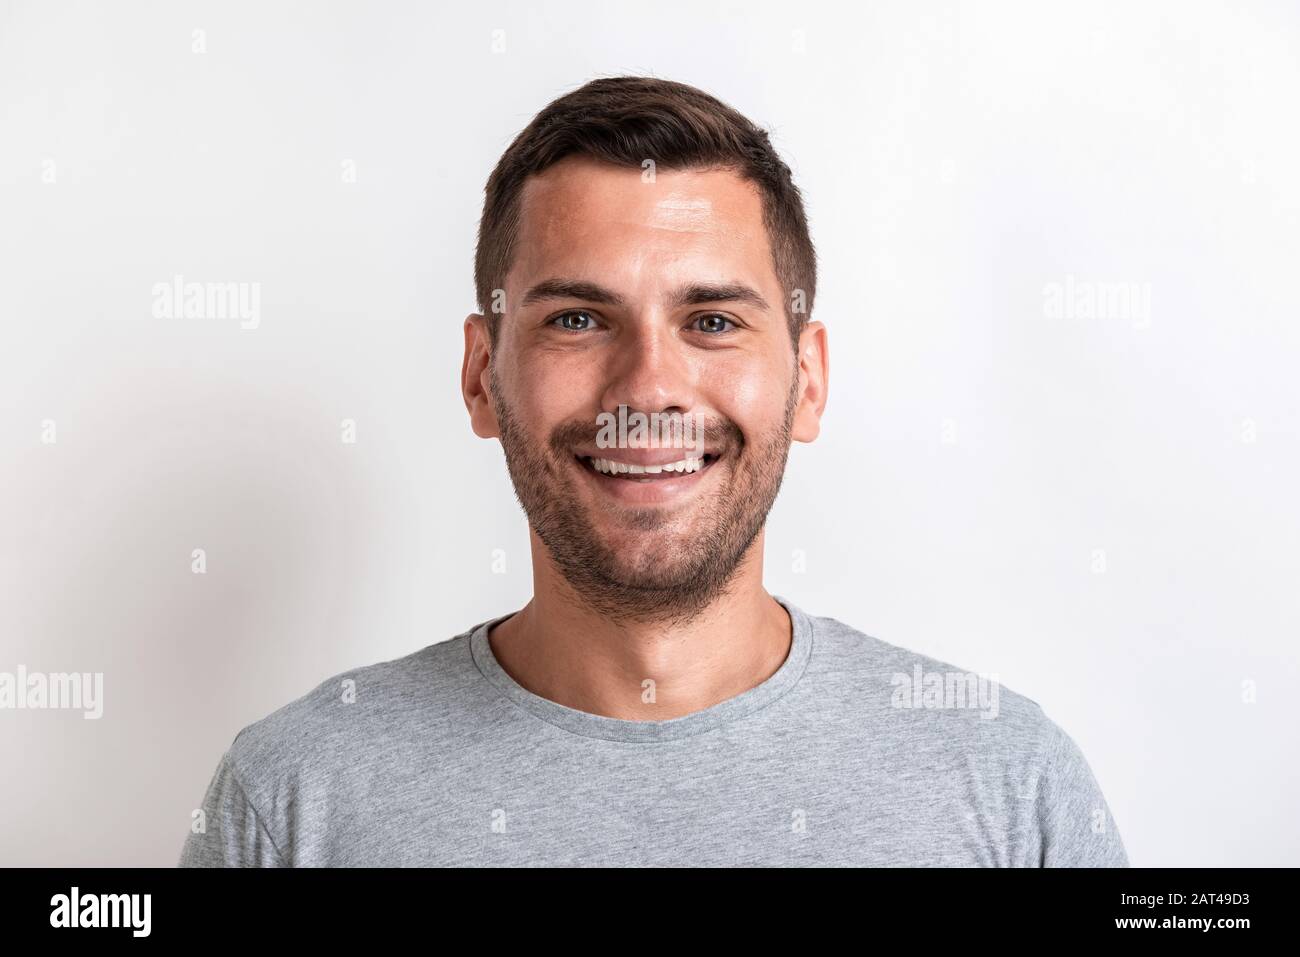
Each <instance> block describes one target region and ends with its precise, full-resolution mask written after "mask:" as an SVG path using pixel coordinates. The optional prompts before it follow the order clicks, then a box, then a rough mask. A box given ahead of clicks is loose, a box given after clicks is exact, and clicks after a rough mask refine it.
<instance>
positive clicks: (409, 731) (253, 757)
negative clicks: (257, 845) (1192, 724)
mask: <svg viewBox="0 0 1300 957" xmlns="http://www.w3.org/2000/svg"><path fill="white" fill-rule="evenodd" d="M476 627H478V626H477V625H476V626H474V627H472V628H470V629H468V630H466V631H464V632H462V633H460V634H458V635H455V636H454V637H452V638H449V639H446V640H443V641H438V642H434V643H433V644H430V645H426V646H425V647H423V648H420V649H419V650H417V651H414V652H412V653H410V654H408V655H403V656H401V657H398V658H393V659H391V660H387V661H379V662H375V663H372V664H368V665H363V666H360V667H357V668H353V669H350V670H348V671H342V672H339V673H338V674H335V675H332V676H330V677H329V678H326V679H325V680H324V681H321V682H320V683H319V684H317V685H316V686H315V687H314V688H312V689H311V690H310V691H308V692H307V693H306V694H304V695H302V696H300V697H298V698H295V699H293V700H292V701H290V702H288V703H287V704H284V705H283V706H281V707H279V708H277V709H276V710H275V711H272V712H271V713H270V714H268V715H266V716H265V717H263V718H260V719H258V720H256V721H254V722H252V723H251V724H248V725H246V726H245V727H244V728H243V729H242V730H240V731H239V733H238V734H236V735H235V738H234V740H233V741H232V742H231V744H230V747H229V750H228V753H227V759H228V760H229V762H230V765H231V767H232V769H233V771H234V773H235V775H236V777H237V778H238V779H239V781H240V783H241V785H242V786H243V787H244V788H245V789H246V790H248V791H249V792H250V794H251V795H252V796H254V797H255V798H256V797H257V796H258V793H259V792H261V791H263V790H264V789H265V788H266V787H274V786H275V782H277V781H283V780H284V779H285V778H287V777H297V776H300V775H302V774H312V773H322V774H328V773H331V771H332V769H334V768H337V767H345V766H346V767H352V768H356V767H357V766H358V764H364V763H365V762H366V761H367V760H369V759H371V756H374V755H376V754H382V753H388V754H391V753H392V752H393V750H398V751H400V750H401V749H402V748H403V747H405V746H406V745H407V744H408V743H410V742H412V741H415V740H417V739H420V738H422V737H423V738H424V739H425V740H427V741H433V740H434V739H436V738H437V737H438V736H439V735H440V734H445V733H447V732H448V731H450V730H451V729H452V727H453V726H454V725H455V724H456V723H457V721H456V718H457V715H458V714H463V713H464V712H465V710H466V708H467V706H469V705H471V704H473V702H474V700H475V699H474V696H475V695H476V694H481V689H479V688H477V687H476V686H475V683H474V682H473V680H472V677H473V673H474V671H475V665H474V664H473V661H472V659H471V657H470V652H469V648H468V643H469V640H470V635H471V634H472V632H473V630H474V628H476Z"/></svg>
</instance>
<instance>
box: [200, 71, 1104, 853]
mask: <svg viewBox="0 0 1300 957" xmlns="http://www.w3.org/2000/svg"><path fill="white" fill-rule="evenodd" d="M815 272H816V263H815V254H814V250H813V245H812V242H811V241H810V239H809V235H808V228H807V224H806V221H805V216H804V211H803V205H802V200H801V198H800V194H799V191H798V189H797V188H796V187H795V186H794V184H793V182H792V181H791V177H790V171H789V169H788V168H787V167H786V166H785V164H784V163H782V161H781V160H780V158H779V157H778V156H777V155H776V154H775V152H774V151H773V149H772V147H771V145H770V143H769V140H768V137H767V135H766V134H765V133H764V132H763V131H761V130H760V129H758V128H756V127H755V126H754V125H752V124H751V123H750V122H749V121H748V120H746V119H745V118H744V117H743V116H741V115H740V114H738V113H736V112H735V111H734V110H732V109H730V108H729V107H727V106H725V105H724V104H722V103H720V102H718V101H717V100H715V99H714V98H712V97H710V96H708V95H706V94H704V93H702V92H701V91H699V90H696V89H694V88H692V87H689V86H684V85H682V84H679V83H672V82H667V81H661V80H655V79H646V78H632V77H623V78H611V79H601V80H596V81H594V82H592V83H589V84H587V85H586V86H584V87H582V88H581V89H579V90H577V91H575V92H573V93H570V94H569V95H567V96H564V97H561V98H560V99H558V100H556V101H555V102H554V103H552V104H550V105H549V106H548V107H547V108H546V109H545V110H543V111H542V113H540V114H539V115H538V116H537V117H536V118H535V119H534V120H533V121H532V123H531V124H529V126H528V127H527V128H526V129H525V130H524V131H523V132H522V133H521V134H520V135H519V137H518V138H516V140H515V141H514V142H513V143H512V144H511V146H510V147H509V149H508V150H507V151H506V153H505V155H504V156H503V157H502V158H501V161H500V163H499V164H498V166H497V167H496V169H495V171H494V172H493V173H492V175H491V178H490V179H489V180H488V184H487V190H486V200H485V204H484V210H483V218H482V222H481V226H480V232H479V244H478V253H477V258H476V266H475V273H476V277H475V278H476V285H477V297H478V302H479V309H480V310H481V311H480V312H479V313H475V314H473V315H471V316H469V318H468V319H467V320H466V322H465V327H464V331H465V358H464V364H463V369H462V382H461V385H462V390H463V394H464V399H465V403H466V405H467V407H468V409H469V414H470V420H471V423H472V426H473V428H474V431H475V432H476V433H477V434H478V435H480V436H482V437H484V438H499V439H500V442H501V445H502V447H503V449H504V452H505V458H506V464H507V467H508V469H509V472H510V477H511V479H512V480H513V482H514V486H515V489H516V492H517V494H518V497H519V501H520V503H521V504H522V506H523V508H524V511H525V512H526V514H527V516H528V521H529V526H530V531H531V547H532V558H533V578H534V595H533V598H532V600H531V601H529V602H528V604H527V605H526V606H524V607H523V608H522V609H520V610H519V611H517V612H515V613H513V614H508V615H503V616H500V617H497V618H494V619H492V620H489V621H485V622H481V623H479V624H477V625H475V626H474V627H472V628H471V629H469V630H468V631H466V632H465V633H464V634H461V635H459V636H457V637H455V638H454V639H452V640H450V641H446V642H440V643H437V644H434V645H431V646H429V647H427V648H424V649H422V650H420V651H417V652H415V653H414V654H411V655H408V656H407V657H404V658H400V659H398V660H395V661H389V662H384V663H381V664H375V665H371V666H369V667H366V668H362V669H361V670H359V671H356V672H351V673H349V674H347V675H340V676H337V677H336V678H333V679H330V680H329V681H326V682H324V683H323V684H322V685H320V686H319V687H318V688H317V689H316V690H315V691H313V692H311V693H310V694H308V695H306V696H305V697H303V698H300V699H298V700H297V701H294V702H292V703H290V704H288V705H286V706H285V707H283V708H281V709H280V710H279V711H277V712H275V713H274V714H272V715H270V716H269V717H266V718H264V719H262V720H260V721H258V722H256V723H254V724H252V725H251V726H249V727H247V728H245V729H244V730H243V731H241V732H240V733H239V735H238V736H236V738H235V740H234V743H233V744H232V745H231V747H230V749H229V751H228V752H227V753H226V755H225V756H224V757H223V758H222V760H221V763H220V765H219V766H218V768H217V772H216V774H215V776H214V778H213V781H212V784H211V785H210V787H209V790H208V793H207V795H206V798H205V800H204V809H205V820H206V829H205V830H204V832H203V833H195V834H192V835H191V836H190V838H189V840H188V842H187V844H186V846H185V848H184V851H183V854H182V858H181V863H182V864H185V865H223V864H224V865H235V864H240V865H266V866H274V865H411V864H415V865H541V864H554V865H781V864H793V865H986V866H1043V865H1049V866H1050V865H1069V866H1077V865H1102V866H1126V865H1127V863H1128V862H1127V858H1126V855H1125V851H1124V848H1123V845H1122V843H1121V840H1120V837H1119V834H1118V831H1117V829H1116V826H1115V823H1114V821H1113V820H1112V819H1111V816H1110V812H1109V809H1108V808H1107V806H1106V802H1105V800H1104V799H1103V797H1102V794H1101V792H1100V790H1099V789H1098V786H1097V783H1096V781H1095V780H1094V778H1093V775H1092V774H1091V772H1090V770H1089V767H1088V764H1087V762H1086V761H1085V759H1084V757H1083V755H1082V754H1081V753H1080V751H1079V749H1078V747H1077V746H1076V745H1075V743H1074V742H1073V740H1072V739H1071V738H1070V737H1069V736H1068V735H1067V734H1066V733H1065V732H1064V731H1063V730H1061V728H1059V727H1058V726H1057V725H1056V724H1055V723H1054V722H1052V721H1051V720H1050V719H1048V718H1047V717H1046V716H1045V715H1044V713H1043V712H1042V710H1041V709H1040V708H1039V706H1038V705H1037V704H1036V703H1034V702H1033V701H1031V700H1029V699H1027V698H1024V697H1022V696H1020V695H1017V694H1015V693H1013V692H1010V691H1008V690H1006V689H1001V690H1000V694H999V689H998V686H997V684H996V683H995V682H992V683H991V682H990V681H989V680H988V679H987V678H985V677H983V676H977V675H971V674H969V673H965V672H962V671H961V670H960V669H955V668H952V667H950V666H948V665H945V664H943V663H941V662H937V661H933V660H931V659H929V658H925V657H922V656H920V655H917V654H913V653H911V652H908V651H905V650H904V649H901V648H898V647H895V646H893V645H890V644H887V643H885V642H882V641H879V640H877V639H875V638H872V637H869V636H867V635H864V634H862V633H861V632H858V631H856V630H854V629H852V628H850V627H849V626H847V625H845V624H842V623H841V622H839V621H836V620H834V619H831V618H825V617H817V616H814V615H810V614H808V613H806V612H804V611H803V610H801V609H800V608H799V607H798V606H796V605H795V604H793V603H792V602H790V601H789V600H787V599H785V598H779V597H774V596H772V595H770V594H768V593H767V592H766V591H765V590H764V588H763V584H762V567H763V562H762V558H763V528H764V524H765V521H766V517H767V514H768V511H769V509H770V508H771V506H772V504H773V502H774V500H775V498H776V495H777V491H778V489H779V487H780V484H781V479H782V474H783V472H784V469H785V464H786V457H787V454H788V452H789V448H790V443H791V441H793V440H798V441H801V442H810V441H812V440H813V439H815V438H816V437H817V434H818V423H819V420H820V417H821V414H822V411H823V409H824V408H825V405H826V397H827V377H828V353H827V337H826V331H825V329H824V327H823V326H822V324H821V323H819V322H812V321H811V320H810V318H809V316H810V313H811V309H812V304H813V298H814V291H815V284H816V276H815ZM638 416H639V418H637V417H638ZM650 416H655V417H658V420H659V422H660V423H661V424H663V423H668V425H669V426H670V427H669V428H666V429H664V430H663V431H662V432H661V433H658V434H656V433H655V432H654V430H653V429H650V430H647V429H646V428H645V423H646V420H647V419H648V418H649V417H650ZM629 422H631V423H632V425H631V427H630V428H629ZM692 422H694V423H697V424H698V430H696V431H694V432H692V431H691V430H690V428H688V426H689V425H690V424H691V423H692ZM615 423H617V425H615Z"/></svg>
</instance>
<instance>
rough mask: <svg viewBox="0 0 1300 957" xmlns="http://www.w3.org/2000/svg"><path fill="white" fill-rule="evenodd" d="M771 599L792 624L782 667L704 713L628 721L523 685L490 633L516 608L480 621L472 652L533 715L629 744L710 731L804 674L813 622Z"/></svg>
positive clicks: (478, 663) (782, 691) (482, 668)
mask: <svg viewBox="0 0 1300 957" xmlns="http://www.w3.org/2000/svg"><path fill="white" fill-rule="evenodd" d="M772 597H773V598H774V599H776V601H777V602H778V603H780V605H781V606H782V607H783V608H784V609H785V610H786V612H787V613H788V614H789V616H790V623H791V632H792V635H791V642H790V651H789V653H787V655H786V658H785V661H783V662H782V663H781V667H780V668H778V669H777V670H776V671H775V672H774V673H773V674H772V675H771V676H770V677H769V678H768V679H767V680H766V681H763V682H760V683H759V684H757V685H755V686H754V687H752V688H750V689H748V690H747V691H742V692H741V693H740V694H738V695H734V696H733V697H730V698H728V699H726V700H725V701H719V702H718V703H717V704H715V705H711V706H710V707H708V708H704V709H703V710H701V711H694V712H692V713H691V714H687V715H683V716H681V717H680V718H670V719H668V720H666V721H627V720H624V719H622V718H610V717H606V716H605V715H599V714H592V713H591V712H588V711H580V710H578V709H576V708H570V707H568V706H567V705H562V704H560V703H559V702H557V701H552V700H550V699H549V698H543V697H542V696H541V695H537V694H534V693H533V692H531V691H529V690H528V689H527V688H525V687H524V686H523V685H521V684H519V683H518V682H517V681H515V679H514V678H512V677H510V675H509V674H508V673H507V672H506V670H505V669H504V668H502V667H501V663H500V662H499V661H497V659H496V655H495V654H493V652H492V645H491V643H490V642H489V641H488V632H489V631H490V630H491V629H492V628H493V627H494V626H496V625H497V624H499V623H501V622H503V621H505V620H506V619H507V618H510V617H511V616H512V615H515V614H517V612H510V613H509V614H506V615H499V616H498V617H496V618H493V619H490V620H488V621H485V622H482V623H481V624H479V625H476V626H475V627H474V629H473V630H472V631H471V632H470V637H469V651H470V656H471V657H472V658H473V660H474V664H475V665H476V666H477V667H478V670H479V671H480V672H481V673H482V675H483V677H484V678H486V679H487V680H488V681H489V682H490V683H491V684H492V686H493V687H495V688H496V689H497V691H499V692H501V694H503V695H505V696H506V697H507V698H509V699H510V700H511V701H513V702H514V703H515V704H517V705H519V707H521V708H523V709H524V710H525V711H527V712H529V713H530V714H532V715H533V716H534V717H537V718H540V719H541V720H543V721H546V722H549V723H550V724H553V725H556V726H558V727H560V728H563V729H564V730H566V731H571V732H573V733H574V734H580V735H583V736H585V737H589V738H605V739H607V740H610V741H629V742H655V741H671V740H674V739H677V738H684V737H689V736H691V735H695V734H700V733H702V732H705V731H710V730H712V729H714V728H718V727H721V726H722V725H725V724H727V723H728V722H731V721H735V720H736V719H738V718H742V717H744V716H745V715H748V714H753V713H754V712H755V711H757V710H759V709H760V708H763V707H765V706H767V705H769V704H771V703H772V702H774V701H776V700H777V699H778V698H780V697H781V696H782V695H784V694H785V693H786V692H787V691H789V690H790V689H791V688H793V687H794V685H795V684H796V682H798V681H799V679H800V677H802V675H803V673H804V668H805V667H806V666H807V664H808V658H809V656H810V655H811V654H812V643H813V626H812V620H811V619H810V618H809V616H808V615H806V614H805V613H804V612H803V611H801V610H800V609H799V608H798V607H796V606H795V605H793V604H791V603H790V602H789V601H787V600H786V599H784V598H782V597H781V596H780V595H773V596H772Z"/></svg>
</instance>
